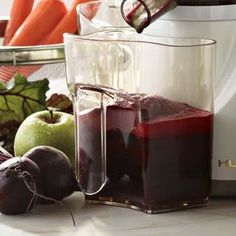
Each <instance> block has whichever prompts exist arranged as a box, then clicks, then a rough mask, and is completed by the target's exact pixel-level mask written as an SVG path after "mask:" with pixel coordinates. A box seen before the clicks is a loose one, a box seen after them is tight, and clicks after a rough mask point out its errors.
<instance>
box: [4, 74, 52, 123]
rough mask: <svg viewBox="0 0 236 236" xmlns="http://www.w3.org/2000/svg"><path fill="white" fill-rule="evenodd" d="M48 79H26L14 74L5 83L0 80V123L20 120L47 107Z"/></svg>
mask: <svg viewBox="0 0 236 236" xmlns="http://www.w3.org/2000/svg"><path fill="white" fill-rule="evenodd" d="M48 84H49V81H48V79H42V80H38V81H32V82H30V81H27V79H26V78H25V77H24V76H22V75H20V74H16V75H15V76H14V77H13V78H12V79H11V80H10V81H9V82H8V83H7V84H6V85H5V84H3V83H2V82H0V125H2V124H3V123H6V122H9V121H12V120H14V121H17V122H22V121H23V120H24V119H25V118H26V117H27V116H29V115H30V114H32V113H34V112H36V111H41V110H45V109H47V106H46V92H47V91H48V89H49V86H48Z"/></svg>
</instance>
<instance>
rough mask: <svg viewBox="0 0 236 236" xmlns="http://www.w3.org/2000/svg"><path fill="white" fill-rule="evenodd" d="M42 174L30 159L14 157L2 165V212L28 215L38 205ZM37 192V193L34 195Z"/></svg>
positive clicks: (0, 208) (0, 169)
mask: <svg viewBox="0 0 236 236" xmlns="http://www.w3.org/2000/svg"><path fill="white" fill-rule="evenodd" d="M40 190H41V173H40V169H39V167H38V165H37V164H35V163H34V162H33V161H31V160H29V159H28V158H25V157H22V158H19V157H14V158H11V159H9V160H7V161H5V162H3V163H2V164H1V165H0V212H1V213H3V214H6V215H15V214H22V213H26V212H28V211H29V210H31V209H32V208H33V207H34V206H35V205H36V204H37V199H38V197H37V195H36V194H35V193H40ZM33 192H35V193H33Z"/></svg>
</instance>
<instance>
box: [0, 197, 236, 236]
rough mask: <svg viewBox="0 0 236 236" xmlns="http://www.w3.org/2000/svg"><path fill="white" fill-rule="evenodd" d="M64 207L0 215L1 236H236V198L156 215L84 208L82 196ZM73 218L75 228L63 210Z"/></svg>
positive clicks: (87, 206)
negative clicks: (13, 214)
mask: <svg viewBox="0 0 236 236" xmlns="http://www.w3.org/2000/svg"><path fill="white" fill-rule="evenodd" d="M64 202H65V206H63V205H44V206H38V207H37V208H36V209H35V210H33V211H32V212H31V213H29V214H27V215H18V216H5V215H0V235H1V236H8V235H11V236H35V235H42V236H54V235H55V236H77V235H78V236H101V235H103V236H110V235H112V236H118V235H122V236H126V235H127V236H141V235H142V236H144V235H145V236H152V235H153V236H154V235H155V236H157V235H158V236H162V235H163V236H169V235H174V236H199V235H200V236H211V235H212V236H213V235H214V236H222V235H223V236H231V235H232V236H235V235H236V199H211V200H210V204H209V206H207V207H203V208H195V209H190V210H185V211H176V212H169V213H162V214H156V215H147V214H145V213H142V212H139V211H135V210H130V209H124V208H119V207H111V206H103V205H84V198H83V195H82V194H81V193H76V194H73V195H72V196H70V197H69V198H67V199H66V200H65V201H64ZM66 207H69V208H70V209H71V210H72V212H73V215H74V218H75V221H76V225H77V226H76V227H74V226H73V223H72V219H71V216H70V214H69V212H68V210H67V209H66Z"/></svg>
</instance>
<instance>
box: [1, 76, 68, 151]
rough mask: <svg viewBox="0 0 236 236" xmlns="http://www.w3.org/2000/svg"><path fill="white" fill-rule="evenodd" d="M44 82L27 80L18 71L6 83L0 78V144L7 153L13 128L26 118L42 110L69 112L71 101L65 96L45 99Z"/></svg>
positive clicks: (46, 84)
mask: <svg viewBox="0 0 236 236" xmlns="http://www.w3.org/2000/svg"><path fill="white" fill-rule="evenodd" d="M48 84H49V81H48V80H47V79H43V80H38V81H34V82H30V81H27V79H26V78H25V77H23V76H22V75H20V74H16V75H15V76H14V78H13V79H12V80H10V81H9V82H8V83H7V84H3V83H2V82H1V81H0V145H2V146H3V147H4V148H5V149H6V150H7V151H8V152H10V153H11V154H13V153H14V150H13V143H14V138H15V134H16V131H17V129H18V127H19V126H20V124H21V123H22V121H23V120H24V119H25V118H26V117H28V116H29V115H31V114H32V113H34V112H37V111H42V110H46V109H56V110H59V111H66V112H68V113H72V103H71V101H70V99H69V98H68V97H66V96H65V95H58V94H53V95H52V96H51V97H50V98H49V99H47V98H46V92H47V91H48V90H49V86H48Z"/></svg>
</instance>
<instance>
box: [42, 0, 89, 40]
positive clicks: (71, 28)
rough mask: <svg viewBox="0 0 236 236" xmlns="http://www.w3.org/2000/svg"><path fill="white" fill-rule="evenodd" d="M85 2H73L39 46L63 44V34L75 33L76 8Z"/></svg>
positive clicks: (77, 0)
mask: <svg viewBox="0 0 236 236" xmlns="http://www.w3.org/2000/svg"><path fill="white" fill-rule="evenodd" d="M86 1H87V0H74V1H73V3H72V7H71V9H70V10H69V11H68V12H67V13H66V14H65V15H64V17H63V18H62V19H61V20H60V21H59V23H58V24H57V26H56V27H55V28H54V29H53V30H52V31H51V32H50V33H49V35H48V36H47V37H46V38H45V39H44V40H42V42H41V44H56V43H62V42H63V33H65V32H67V33H75V32H76V31H77V27H78V25H77V21H76V19H77V13H76V6H77V5H78V4H79V3H82V2H86Z"/></svg>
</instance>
